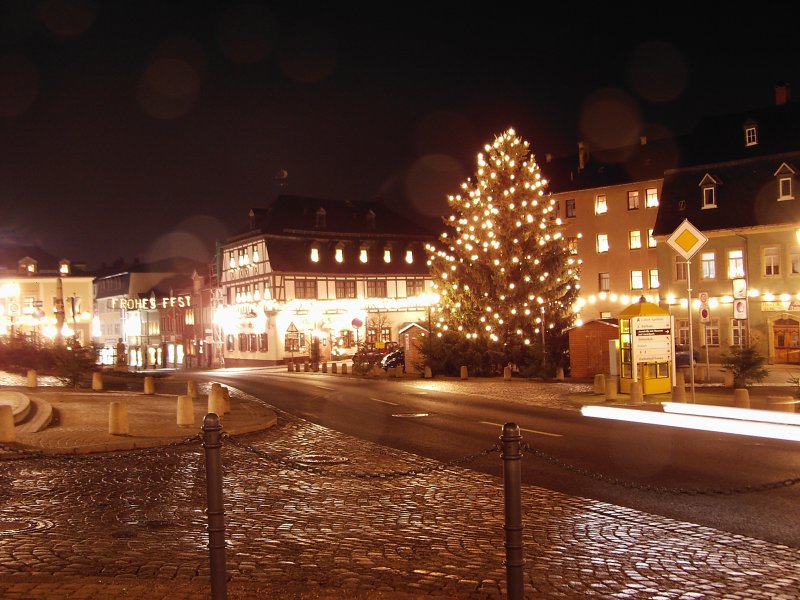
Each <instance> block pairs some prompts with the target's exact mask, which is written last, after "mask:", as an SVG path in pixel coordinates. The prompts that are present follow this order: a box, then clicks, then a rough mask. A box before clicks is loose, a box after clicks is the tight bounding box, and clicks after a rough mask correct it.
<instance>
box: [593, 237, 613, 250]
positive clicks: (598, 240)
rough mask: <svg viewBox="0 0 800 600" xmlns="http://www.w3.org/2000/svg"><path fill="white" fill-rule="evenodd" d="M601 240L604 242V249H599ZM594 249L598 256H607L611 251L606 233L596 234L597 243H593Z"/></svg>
mask: <svg viewBox="0 0 800 600" xmlns="http://www.w3.org/2000/svg"><path fill="white" fill-rule="evenodd" d="M601 238H602V240H603V242H604V245H605V248H603V249H601V244H600V241H601ZM595 244H596V245H595V249H596V250H597V253H598V254H607V253H608V252H609V251H610V250H611V244H609V241H608V234H607V233H598V234H597V241H596V242H595Z"/></svg>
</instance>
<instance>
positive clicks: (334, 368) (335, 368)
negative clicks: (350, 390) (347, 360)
mask: <svg viewBox="0 0 800 600" xmlns="http://www.w3.org/2000/svg"><path fill="white" fill-rule="evenodd" d="M338 372H339V365H338V364H336V363H331V373H333V374H334V375H336V374H337V373H338Z"/></svg>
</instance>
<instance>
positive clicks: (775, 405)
mask: <svg viewBox="0 0 800 600" xmlns="http://www.w3.org/2000/svg"><path fill="white" fill-rule="evenodd" d="M794 403H795V399H794V398H793V397H792V396H767V409H768V410H780V411H783V412H792V413H793V412H794V411H795V408H794V407H795V404H794Z"/></svg>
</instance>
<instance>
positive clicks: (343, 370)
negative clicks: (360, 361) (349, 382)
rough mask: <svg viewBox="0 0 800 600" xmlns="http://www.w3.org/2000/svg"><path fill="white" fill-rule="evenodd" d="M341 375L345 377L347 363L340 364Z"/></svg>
mask: <svg viewBox="0 0 800 600" xmlns="http://www.w3.org/2000/svg"><path fill="white" fill-rule="evenodd" d="M342 375H347V363H344V364H342Z"/></svg>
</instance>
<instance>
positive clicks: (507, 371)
mask: <svg viewBox="0 0 800 600" xmlns="http://www.w3.org/2000/svg"><path fill="white" fill-rule="evenodd" d="M503 381H511V367H503Z"/></svg>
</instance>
